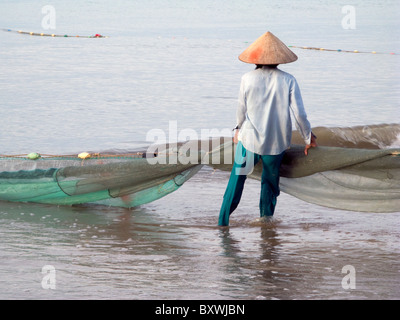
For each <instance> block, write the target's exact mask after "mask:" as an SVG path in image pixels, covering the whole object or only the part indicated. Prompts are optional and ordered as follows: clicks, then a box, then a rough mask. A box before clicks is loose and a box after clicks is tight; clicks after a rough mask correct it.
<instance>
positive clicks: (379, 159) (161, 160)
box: [0, 125, 400, 212]
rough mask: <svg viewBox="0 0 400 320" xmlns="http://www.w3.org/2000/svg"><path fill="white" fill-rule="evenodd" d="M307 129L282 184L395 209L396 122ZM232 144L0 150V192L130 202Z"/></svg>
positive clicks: (220, 157)
mask: <svg viewBox="0 0 400 320" xmlns="http://www.w3.org/2000/svg"><path fill="white" fill-rule="evenodd" d="M313 132H314V133H316V134H317V136H318V144H319V147H318V148H312V149H310V151H309V155H308V156H305V155H304V146H301V145H296V144H293V145H292V146H291V147H290V149H288V150H287V151H286V153H285V156H284V158H283V162H282V166H281V171H280V175H281V181H280V187H281V190H282V191H283V192H286V193H288V194H291V195H293V196H295V197H297V198H299V199H302V200H304V201H307V202H311V203H315V204H318V205H321V206H327V207H332V208H337V209H344V210H355V211H366V212H398V211H400V209H399V208H400V156H399V153H400V149H396V148H390V146H391V145H392V144H393V142H394V141H397V140H396V139H398V137H399V133H400V125H380V126H363V127H353V128H344V129H342V130H340V129H339V128H316V129H315V130H314V129H313ZM296 139H298V134H297V133H296V132H294V134H293V142H297V141H296ZM382 147H385V148H384V149H382ZM234 149H235V145H234V144H233V142H232V138H231V137H220V138H213V139H208V140H193V141H188V142H184V143H179V144H171V145H160V146H151V147H150V148H148V149H147V150H141V151H140V152H139V151H137V152H128V151H122V152H121V151H118V152H117V151H111V152H109V151H108V152H104V153H90V154H88V156H89V157H84V158H80V157H78V156H77V155H70V156H68V155H65V156H49V155H42V157H41V158H38V159H36V160H31V159H29V157H26V156H0V200H8V201H24V202H40V203H51V204H58V205H72V204H81V203H97V204H104V205H112V206H122V207H135V206H138V205H141V204H144V203H148V202H151V201H154V200H157V199H159V198H161V197H163V196H165V195H167V194H169V193H171V192H173V191H175V190H177V189H178V188H179V187H180V186H182V184H183V183H185V182H186V181H187V180H188V179H190V178H191V177H192V176H193V175H194V174H196V173H197V172H198V171H199V170H200V168H201V167H202V166H203V165H209V166H212V167H214V168H216V169H220V170H226V171H230V170H231V169H232V163H233V155H234ZM261 173H262V166H261V163H259V164H257V165H256V166H255V167H254V170H253V172H252V173H251V174H250V175H249V177H250V178H254V179H259V180H260V179H261Z"/></svg>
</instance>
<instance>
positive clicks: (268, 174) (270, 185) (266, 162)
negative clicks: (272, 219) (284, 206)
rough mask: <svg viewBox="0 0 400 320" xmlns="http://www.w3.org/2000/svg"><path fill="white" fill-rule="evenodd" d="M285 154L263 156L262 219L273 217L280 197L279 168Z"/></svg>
mask: <svg viewBox="0 0 400 320" xmlns="http://www.w3.org/2000/svg"><path fill="white" fill-rule="evenodd" d="M284 154H285V152H282V153H281V154H279V155H273V156H271V155H265V156H261V160H262V164H263V171H262V176H261V193H260V217H264V216H272V215H273V214H274V211H275V206H276V200H277V197H278V196H279V192H280V190H279V168H280V166H281V162H282V158H283V155H284Z"/></svg>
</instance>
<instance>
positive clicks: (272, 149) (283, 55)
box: [218, 32, 317, 226]
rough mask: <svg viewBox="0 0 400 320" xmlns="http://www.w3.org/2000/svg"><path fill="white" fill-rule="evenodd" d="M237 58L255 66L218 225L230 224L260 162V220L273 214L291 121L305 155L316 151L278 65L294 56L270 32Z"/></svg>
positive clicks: (244, 91) (242, 103)
mask: <svg viewBox="0 0 400 320" xmlns="http://www.w3.org/2000/svg"><path fill="white" fill-rule="evenodd" d="M239 59H240V60H241V61H243V62H246V63H251V64H255V65H256V69H255V70H253V71H250V72H248V73H246V74H245V75H243V77H242V79H241V85H240V91H239V105H238V109H237V117H236V118H237V126H236V128H235V129H234V130H236V132H235V137H234V142H235V143H237V147H236V154H235V161H234V164H233V168H232V172H231V175H230V178H229V182H228V185H227V188H226V191H225V194H224V198H223V203H222V206H221V210H220V214H219V221H218V225H220V226H227V225H229V216H230V214H231V213H232V212H233V211H234V210H235V209H236V208H237V206H238V205H239V202H240V198H241V196H242V192H243V187H244V183H245V180H246V178H247V174H248V173H250V171H251V170H252V168H253V167H254V165H255V164H256V163H258V162H259V161H260V160H261V161H262V165H263V172H262V176H261V194H260V204H259V206H260V217H264V216H272V215H273V214H274V211H275V206H276V201H277V197H278V196H279V168H280V165H281V162H282V158H283V156H284V154H285V151H286V149H288V148H289V147H290V141H291V137H292V120H291V116H290V113H291V112H292V114H293V116H294V120H295V121H294V122H295V125H296V128H297V130H298V131H299V133H300V134H301V136H302V138H303V139H304V142H305V144H306V146H305V149H304V153H305V154H306V155H307V154H308V150H309V149H310V148H311V147H316V146H317V144H316V137H315V136H314V134H313V133H312V132H311V126H310V123H309V121H308V120H307V114H306V112H305V109H304V106H303V101H302V97H301V93H300V89H299V86H298V84H297V81H296V79H295V77H293V76H292V75H291V74H289V73H286V72H284V71H282V70H279V69H278V68H277V66H278V65H279V64H283V63H290V62H294V61H296V60H297V56H296V55H295V54H294V53H293V52H292V51H291V50H290V49H289V48H288V47H287V46H286V45H285V44H284V43H283V42H282V41H281V40H279V39H278V38H277V37H275V36H274V35H273V34H272V33H271V32H267V33H265V34H263V35H262V36H261V37H259V38H258V39H257V40H256V41H255V42H254V43H253V44H251V45H250V46H249V47H248V48H247V49H246V50H245V51H244V52H243V53H242V54H241V55H240V56H239Z"/></svg>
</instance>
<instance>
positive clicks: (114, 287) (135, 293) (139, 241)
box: [0, 169, 400, 299]
mask: <svg viewBox="0 0 400 320" xmlns="http://www.w3.org/2000/svg"><path fill="white" fill-rule="evenodd" d="M226 178H227V176H226V173H224V172H214V173H213V171H212V170H210V169H204V170H202V171H201V172H200V173H199V174H198V175H197V176H195V177H194V178H193V179H192V180H189V181H188V182H187V183H186V184H185V185H184V186H183V187H182V188H181V189H179V190H178V191H176V192H175V193H173V194H171V195H170V196H168V197H166V198H163V199H161V200H158V201H156V202H154V203H151V204H148V205H145V206H142V207H141V208H135V209H122V208H110V207H102V206H92V205H84V206H76V207H61V206H60V207H55V206H48V205H40V204H20V203H18V204H17V203H2V204H1V210H0V225H1V226H2V242H1V244H0V252H1V260H0V261H1V262H0V270H1V276H0V278H1V280H2V281H1V287H2V288H3V289H4V288H7V290H5V291H3V290H2V294H1V295H2V298H6V299H7V298H17V299H48V298H52V299H115V298H118V299H396V298H398V296H399V294H400V292H399V287H400V286H399V285H400V283H399V282H400V280H399V268H400V263H399V261H400V259H399V257H400V252H399V247H398V241H399V237H400V234H399V230H400V229H399V224H398V223H397V224H393V221H397V222H398V221H399V218H400V216H399V214H398V213H397V214H366V213H355V212H345V211H336V210H331V209H326V208H321V207H316V206H314V205H311V204H307V203H304V202H301V201H300V200H297V199H294V198H292V197H290V196H288V195H285V194H282V195H281V196H280V198H279V205H278V207H277V212H276V215H275V217H274V218H273V219H272V220H271V221H260V220H259V219H257V214H258V212H257V208H256V207H255V206H254V203H256V200H257V197H258V189H259V187H258V182H257V181H252V180H249V181H248V182H247V185H246V189H245V193H244V196H243V197H244V198H243V202H242V203H241V206H240V209H238V210H237V212H235V213H234V214H233V216H232V219H231V226H230V227H229V228H219V227H217V226H216V224H217V215H218V209H217V206H216V204H218V203H219V201H220V198H221V196H222V190H223V185H224V184H225V180H226ZM217 186H219V187H220V188H219V189H218V188H217ZM218 190H219V191H218ZM204 199H206V201H205V200H204ZM360 221H362V223H360ZM46 265H50V266H53V267H54V268H55V270H56V273H55V279H56V283H55V285H56V287H55V289H54V290H49V289H47V290H46V289H44V288H43V287H42V281H43V278H44V275H43V274H42V273H41V270H42V268H43V267H44V266H46ZM347 266H352V267H354V269H355V272H356V273H355V288H354V289H346V288H344V287H343V286H342V280H343V278H344V277H345V276H346V275H347V271H343V268H344V267H347Z"/></svg>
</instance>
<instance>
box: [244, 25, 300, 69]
mask: <svg viewBox="0 0 400 320" xmlns="http://www.w3.org/2000/svg"><path fill="white" fill-rule="evenodd" d="M239 60H241V61H243V62H246V63H253V64H282V63H290V62H293V61H296V60H297V56H296V55H295V54H294V53H293V52H292V51H291V50H290V49H289V48H288V47H287V46H286V45H285V44H284V43H283V42H282V41H281V40H279V39H278V38H277V37H275V36H274V35H273V34H272V33H271V32H267V33H265V34H263V35H262V36H261V37H259V38H258V39H257V40H256V41H254V42H253V43H252V44H251V45H250V46H249V47H248V48H247V49H246V50H244V51H243V52H242V54H241V55H240V56H239Z"/></svg>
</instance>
